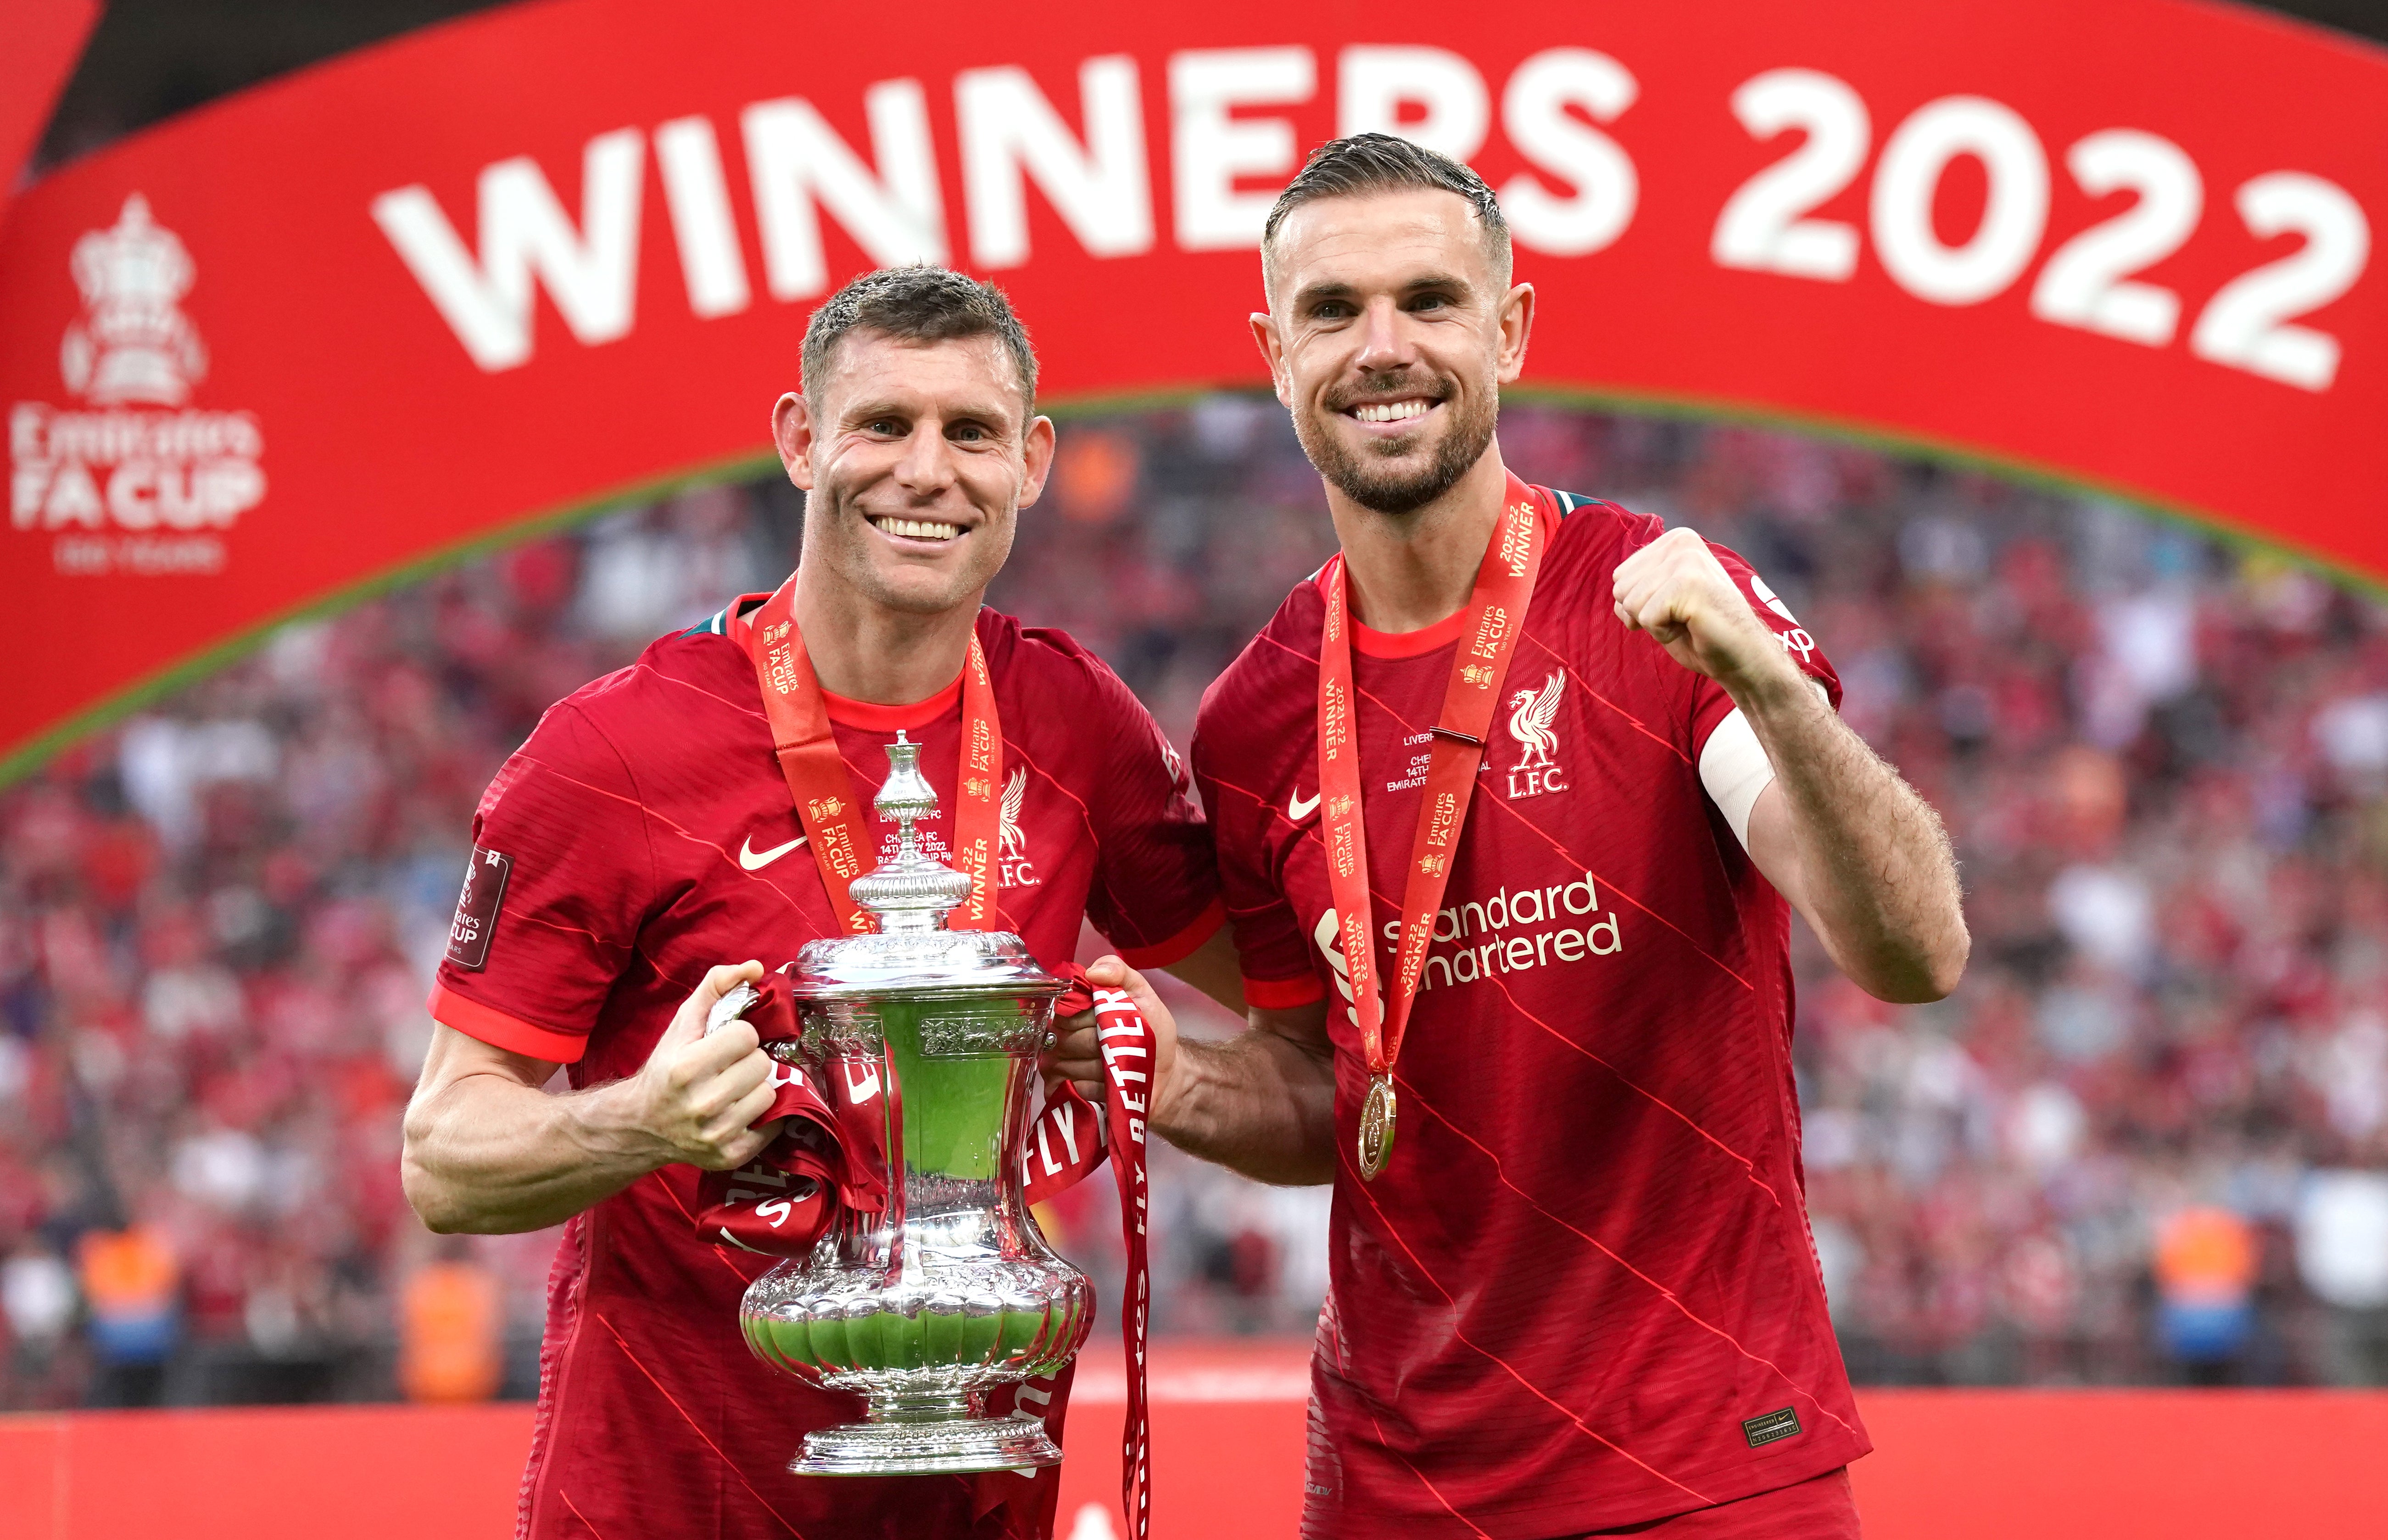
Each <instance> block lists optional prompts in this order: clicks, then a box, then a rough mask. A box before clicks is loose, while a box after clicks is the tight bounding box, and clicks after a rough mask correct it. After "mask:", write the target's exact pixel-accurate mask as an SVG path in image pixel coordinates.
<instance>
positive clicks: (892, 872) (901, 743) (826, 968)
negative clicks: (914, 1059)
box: [792, 732, 1061, 999]
mask: <svg viewBox="0 0 2388 1540" xmlns="http://www.w3.org/2000/svg"><path fill="white" fill-rule="evenodd" d="M871 806H872V807H873V808H876V809H877V810H878V813H879V816H880V817H881V818H883V819H892V820H894V821H895V855H894V856H892V857H890V858H889V859H886V860H884V861H882V862H880V864H879V865H878V866H877V867H876V868H874V869H873V870H872V871H870V872H867V873H865V874H864V875H862V876H860V877H857V878H856V879H855V880H854V882H853V884H852V885H851V886H850V887H849V888H848V889H847V891H848V892H850V893H851V894H853V896H854V901H855V903H856V905H857V907H859V908H860V909H861V910H863V911H864V912H866V913H868V914H869V915H870V916H871V918H872V919H873V920H875V921H876V922H877V923H878V925H879V929H878V931H877V932H876V933H875V934H867V935H841V936H837V937H834V938H832V939H830V940H824V941H808V942H807V943H806V944H805V946H804V948H803V949H801V950H800V951H798V952H797V953H796V978H795V984H794V987H793V991H792V992H793V993H794V994H795V995H796V996H798V997H799V998H801V999H877V998H880V997H883V996H888V995H906V996H913V997H920V996H943V995H957V994H962V995H1036V994H1048V995H1050V994H1059V993H1060V992H1061V980H1060V979H1058V978H1055V977H1054V976H1053V975H1052V974H1048V973H1047V972H1046V971H1045V970H1044V969H1043V968H1041V967H1039V966H1037V963H1036V960H1035V958H1033V957H1031V956H1029V955H1028V948H1027V946H1026V945H1025V944H1024V943H1023V942H1022V941H1021V939H1020V937H1018V936H1016V935H1011V934H1010V932H1008V931H955V930H947V929H946V915H948V914H950V913H952V912H953V910H956V909H957V908H959V907H960V905H961V904H962V902H963V900H965V899H967V898H968V897H970V895H971V880H970V878H969V876H968V875H967V874H965V873H963V872H957V871H955V870H954V869H953V868H952V867H950V866H947V865H946V863H945V862H943V861H941V860H937V859H934V858H933V857H932V856H930V855H929V853H928V852H927V851H925V850H922V849H921V839H920V831H919V830H918V829H917V828H916V827H915V824H916V823H917V822H918V821H920V820H921V819H923V818H926V817H928V816H929V815H930V814H932V813H934V812H935V811H936V810H937V794H936V791H935V789H934V787H932V786H931V785H930V784H929V779H928V777H926V776H924V775H922V774H921V745H918V744H916V743H913V742H911V741H910V740H909V739H908V738H907V737H906V736H905V735H904V734H903V733H901V732H898V733H896V734H895V742H894V743H892V744H890V745H887V781H886V783H885V784H884V785H883V786H881V787H880V788H879V795H878V796H877V797H876V798H875V799H874V800H873V801H872V803H871Z"/></svg>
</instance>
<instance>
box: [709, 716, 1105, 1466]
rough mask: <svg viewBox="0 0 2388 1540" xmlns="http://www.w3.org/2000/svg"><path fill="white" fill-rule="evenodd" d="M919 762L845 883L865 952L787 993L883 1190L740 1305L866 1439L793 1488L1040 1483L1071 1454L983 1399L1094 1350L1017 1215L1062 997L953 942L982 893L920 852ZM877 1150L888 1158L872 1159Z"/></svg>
mask: <svg viewBox="0 0 2388 1540" xmlns="http://www.w3.org/2000/svg"><path fill="white" fill-rule="evenodd" d="M920 752H921V750H920V745H917V744H908V743H902V742H897V743H895V744H891V745H888V749H887V760H888V776H887V783H886V784H885V786H883V788H882V789H881V790H880V793H879V797H878V800H877V802H876V803H875V804H874V805H875V806H876V808H878V811H879V815H880V816H881V817H882V818H883V819H891V820H893V821H895V823H896V825H897V828H898V831H899V833H898V836H897V845H896V851H895V856H894V857H893V858H892V859H889V860H887V861H885V862H883V864H881V865H880V866H879V867H878V869H877V870H875V871H873V872H870V873H869V874H868V875H865V876H862V877H859V878H857V879H856V880H855V882H854V884H853V886H852V893H853V896H854V900H855V902H856V904H857V905H858V906H859V907H860V908H861V909H863V910H866V911H867V912H869V913H870V915H872V916H873V917H874V918H875V919H876V920H877V922H878V930H877V931H876V932H875V933H873V934H866V935H848V936H841V937H838V938H837V939H835V940H829V941H815V942H811V943H808V944H807V946H806V947H805V948H804V949H803V950H802V951H801V952H800V953H798V955H797V959H796V973H795V980H794V986H793V987H792V989H791V990H790V993H791V994H792V995H793V996H794V999H795V1001H796V1009H797V1012H798V1017H799V1020H800V1022H801V1025H802V1028H803V1030H802V1034H801V1036H800V1037H798V1038H796V1039H794V1040H792V1041H788V1042H783V1043H775V1044H773V1045H772V1046H771V1047H772V1052H773V1054H774V1056H775V1057H780V1058H781V1059H782V1061H783V1062H792V1063H801V1064H802V1066H803V1069H804V1071H805V1074H806V1076H807V1079H809V1080H810V1081H811V1083H812V1086H813V1088H814V1089H815V1090H816V1091H818V1092H819V1093H820V1094H821V1096H823V1097H824V1098H825V1099H826V1100H827V1101H829V1103H830V1105H831V1107H832V1109H834V1110H835V1111H836V1112H837V1114H838V1116H839V1120H840V1123H841V1125H842V1126H846V1127H849V1128H852V1127H860V1128H862V1129H864V1130H866V1136H865V1137H864V1138H863V1139H860V1140H859V1141H858V1143H859V1144H860V1145H861V1146H862V1147H863V1150H862V1153H861V1154H860V1156H859V1158H862V1159H866V1160H869V1161H870V1163H871V1164H872V1165H873V1167H874V1173H873V1174H874V1175H878V1176H880V1177H883V1178H884V1180H885V1183H886V1190H887V1201H886V1204H885V1206H884V1207H883V1208H882V1209H881V1210H880V1211H879V1212H877V1213H875V1214H874V1213H868V1212H862V1211H859V1210H856V1209H847V1210H845V1212H844V1213H842V1214H841V1215H839V1217H838V1218H837V1219H836V1221H835V1222H834V1223H833V1224H832V1226H831V1228H829V1229H828V1230H827V1231H826V1232H824V1233H823V1235H822V1236H821V1238H820V1239H819V1241H817V1242H816V1243H815V1244H814V1247H813V1251H812V1254H811V1255H810V1256H809V1257H805V1258H791V1259H789V1260H785V1261H782V1262H781V1263H780V1264H779V1265H778V1266H774V1267H773V1268H771V1270H770V1271H768V1272H767V1273H765V1274H764V1275H763V1276H762V1277H761V1278H759V1279H756V1280H755V1282H754V1284H753V1285H752V1286H751V1287H750V1288H748V1289H747V1291H746V1296H745V1299H744V1301H743V1303H742V1304H741V1305H740V1307H739V1317H740V1322H741V1325H742V1326H743V1329H744V1330H745V1334H746V1341H747V1343H748V1344H749V1345H750V1346H752V1347H753V1348H754V1350H755V1353H756V1355H757V1356H759V1357H761V1358H762V1359H763V1360H764V1361H765V1362H767V1363H770V1364H774V1365H777V1366H778V1367H779V1368H783V1369H785V1370H787V1371H788V1372H789V1373H791V1374H794V1375H796V1376H797V1377H799V1378H801V1379H803V1380H806V1381H810V1382H813V1383H816V1384H819V1385H824V1386H827V1387H828V1388H830V1389H832V1390H840V1391H851V1392H854V1393H856V1394H860V1395H861V1396H862V1397H863V1399H864V1402H865V1404H866V1408H867V1415H866V1416H865V1418H864V1419H863V1420H861V1421H859V1422H851V1423H846V1424H845V1425H843V1426H840V1427H834V1428H828V1429H824V1430H822V1431H820V1432H813V1433H807V1435H805V1444H804V1450H803V1452H802V1453H801V1454H800V1455H799V1456H798V1457H796V1459H795V1460H794V1463H793V1464H792V1465H791V1467H790V1469H791V1470H794V1471H796V1472H797V1473H798V1474H800V1475H823V1476H884V1475H899V1474H912V1473H921V1472H946V1471H973V1470H1003V1469H1027V1468H1031V1467H1035V1466H1042V1465H1051V1464H1054V1463H1056V1462H1058V1461H1059V1460H1060V1459H1061V1450H1060V1449H1059V1448H1058V1447H1056V1446H1055V1445H1054V1443H1053V1441H1052V1439H1051V1438H1050V1437H1049V1436H1048V1434H1047V1433H1046V1431H1045V1424H1044V1423H1043V1422H1042V1421H1041V1420H1039V1419H1036V1418H1035V1417H1033V1416H1027V1415H1023V1414H1020V1413H1013V1414H1011V1415H1009V1416H990V1415H989V1414H988V1412H987V1408H986V1398H987V1395H988V1393H989V1392H991V1391H994V1390H996V1389H997V1388H998V1387H1000V1386H1003V1385H1007V1384H1018V1383H1020V1382H1021V1381H1026V1380H1030V1379H1033V1378H1035V1377H1038V1376H1041V1375H1047V1374H1050V1373H1053V1372H1054V1371H1056V1370H1058V1369H1059V1368H1061V1366H1063V1365H1064V1364H1066V1363H1068V1362H1069V1360H1070V1357H1071V1355H1073V1354H1074V1353H1076V1352H1077V1350H1078V1346H1079V1344H1080V1343H1083V1342H1084V1341H1085V1340H1086V1331H1087V1329H1088V1327H1089V1325H1090V1324H1091V1322H1092V1317H1093V1314H1094V1290H1093V1286H1092V1285H1091V1284H1089V1283H1088V1282H1087V1281H1086V1275H1084V1274H1083V1273H1080V1272H1079V1271H1078V1270H1077V1269H1076V1268H1074V1267H1073V1266H1070V1265H1069V1264H1068V1263H1066V1262H1064V1261H1062V1260H1061V1258H1060V1257H1058V1256H1056V1255H1055V1254H1053V1252H1052V1250H1051V1249H1050V1248H1049V1247H1048V1246H1047V1245H1046V1243H1045V1238H1044V1237H1043V1236H1042V1235H1040V1234H1039V1233H1038V1232H1037V1229H1036V1226H1035V1222H1034V1221H1033V1220H1032V1219H1030V1217H1029V1216H1028V1211H1027V1207H1026V1205H1025V1203H1023V1201H1022V1197H1021V1184H1022V1172H1023V1165H1024V1160H1023V1157H1024V1155H1025V1153H1026V1145H1027V1135H1028V1127H1029V1113H1030V1106H1029V1102H1030V1087H1031V1081H1032V1071H1033V1069H1034V1064H1035V1056H1036V1050H1037V1048H1038V1046H1039V1045H1040V1044H1041V1043H1042V1042H1043V1040H1044V1037H1045V1033H1046V1029H1047V1027H1048V1025H1050V1023H1051V1021H1052V1016H1053V1001H1054V999H1055V997H1056V996H1058V995H1059V994H1060V993H1061V988H1062V985H1061V980H1059V979H1057V978H1055V977H1053V976H1052V975H1051V974H1048V973H1046V972H1045V970H1044V969H1042V968H1040V967H1038V966H1037V964H1036V961H1035V959H1034V958H1032V957H1030V956H1029V955H1028V950H1027V948H1026V947H1024V946H1023V944H1022V942H1021V940H1020V938H1019V937H1018V936H1016V935H1006V934H1004V933H1001V932H997V931H955V930H947V929H946V914H947V912H948V911H950V910H952V909H954V908H955V906H957V905H958V904H959V903H960V902H962V900H964V899H965V898H967V897H969V896H970V892H971V879H970V878H969V877H967V876H965V875H964V874H962V873H961V872H956V871H954V870H953V869H951V868H950V867H947V866H946V865H945V864H944V863H943V862H941V861H937V860H934V859H930V857H929V856H928V855H926V854H925V853H923V852H922V851H921V847H920V839H919V835H918V834H917V833H916V831H915V829H914V823H915V822H916V821H918V820H920V819H921V818H924V817H926V816H927V815H929V814H930V813H933V812H934V811H935V810H936V806H937V799H936V793H935V792H934V790H932V789H931V787H930V785H929V783H928V781H927V780H926V779H925V778H923V777H922V776H921V771H920V766H919V760H920ZM874 1145H875V1149H874V1148H871V1147H872V1146H874Z"/></svg>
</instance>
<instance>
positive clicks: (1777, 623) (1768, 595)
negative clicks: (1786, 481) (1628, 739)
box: [1691, 541, 1841, 760]
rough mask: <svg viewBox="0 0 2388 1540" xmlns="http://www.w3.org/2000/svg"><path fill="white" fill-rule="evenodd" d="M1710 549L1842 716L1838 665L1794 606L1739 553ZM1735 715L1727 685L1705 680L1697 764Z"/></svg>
mask: <svg viewBox="0 0 2388 1540" xmlns="http://www.w3.org/2000/svg"><path fill="white" fill-rule="evenodd" d="M1708 549H1709V550H1710V551H1712V552H1714V553H1715V554H1716V559H1717V561H1718V563H1719V564H1720V565H1721V566H1723V567H1724V570H1725V574H1726V576H1728V577H1730V578H1731V579H1733V581H1734V587H1735V588H1738V589H1739V590H1741V592H1742V597H1744V598H1746V599H1747V600H1748V601H1749V608H1750V612H1751V613H1752V614H1754V615H1756V616H1757V617H1758V618H1759V622H1760V623H1761V624H1762V625H1764V626H1765V627H1766V629H1767V630H1769V631H1771V632H1772V633H1773V636H1774V640H1775V641H1777V642H1779V643H1782V645H1783V650H1784V652H1785V653H1786V654H1788V655H1790V657H1791V660H1792V661H1793V662H1794V663H1797V665H1798V666H1799V671H1800V672H1802V673H1804V674H1806V675H1807V676H1808V677H1809V678H1810V679H1812V680H1814V681H1816V682H1817V683H1818V684H1821V685H1823V687H1824V694H1825V695H1826V697H1827V698H1829V699H1830V700H1831V701H1832V703H1833V709H1834V710H1835V711H1838V710H1839V709H1840V708H1841V676H1840V675H1839V674H1838V673H1837V672H1835V670H1834V668H1833V662H1832V659H1830V658H1828V657H1826V656H1825V655H1824V649H1823V646H1821V645H1820V644H1819V643H1817V641H1816V638H1815V637H1814V636H1813V635H1812V634H1811V633H1810V631H1809V630H1808V629H1807V628H1806V627H1805V626H1802V625H1801V624H1799V621H1798V617H1796V616H1794V615H1793V614H1792V613H1791V606H1790V605H1786V604H1785V603H1784V602H1783V598H1782V595H1780V594H1778V593H1776V592H1774V589H1773V587H1772V585H1771V584H1769V583H1768V582H1767V580H1766V579H1764V578H1761V577H1759V575H1758V573H1757V571H1756V569H1754V568H1753V567H1751V566H1750V565H1749V564H1748V563H1747V562H1746V561H1744V560H1742V559H1741V555H1740V554H1739V553H1738V552H1735V551H1734V550H1732V549H1730V548H1729V547H1726V546H1721V545H1719V544H1718V543H1717V542H1716V541H1708ZM1735 709H1736V707H1735V706H1734V704H1733V697H1732V696H1731V695H1730V694H1726V693H1725V688H1724V686H1723V685H1721V684H1719V683H1718V682H1717V681H1714V680H1712V679H1708V678H1705V677H1702V678H1701V679H1699V680H1698V681H1697V682H1696V684H1695V686H1694V689H1693V697H1692V745H1691V746H1692V757H1693V758H1694V759H1695V760H1697V759H1698V757H1699V755H1700V751H1701V750H1702V749H1705V748H1706V747H1707V746H1708V734H1709V733H1711V732H1715V731H1716V729H1717V724H1718V723H1719V722H1721V721H1723V720H1724V719H1726V718H1727V717H1730V716H1731V715H1733V713H1734V710H1735Z"/></svg>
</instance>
